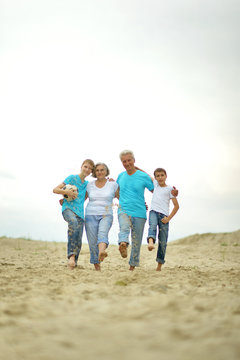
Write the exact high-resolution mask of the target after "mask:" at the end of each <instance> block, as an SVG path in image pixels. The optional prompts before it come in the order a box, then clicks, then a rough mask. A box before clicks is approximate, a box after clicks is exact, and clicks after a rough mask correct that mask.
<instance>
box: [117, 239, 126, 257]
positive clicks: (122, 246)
mask: <svg viewBox="0 0 240 360" xmlns="http://www.w3.org/2000/svg"><path fill="white" fill-rule="evenodd" d="M119 251H120V254H121V256H122V257H123V258H126V257H127V243H125V242H122V243H121V244H120V245H119Z"/></svg>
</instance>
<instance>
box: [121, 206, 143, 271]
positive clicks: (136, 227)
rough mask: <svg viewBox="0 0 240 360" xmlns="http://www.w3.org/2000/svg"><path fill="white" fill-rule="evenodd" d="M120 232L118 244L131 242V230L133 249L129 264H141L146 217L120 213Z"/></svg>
mask: <svg viewBox="0 0 240 360" xmlns="http://www.w3.org/2000/svg"><path fill="white" fill-rule="evenodd" d="M118 222H119V228H120V232H119V234H118V244H120V243H121V242H125V243H127V244H129V234H130V230H131V241H132V249H131V255H130V260H129V265H131V266H139V258H140V249H141V244H142V237H143V231H144V225H145V222H146V219H143V218H139V217H133V216H128V215H127V214H125V213H119V214H118Z"/></svg>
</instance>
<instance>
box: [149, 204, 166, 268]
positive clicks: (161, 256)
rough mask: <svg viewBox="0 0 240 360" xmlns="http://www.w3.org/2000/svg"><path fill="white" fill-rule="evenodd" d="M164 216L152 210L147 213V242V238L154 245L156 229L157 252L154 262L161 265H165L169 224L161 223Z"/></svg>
mask: <svg viewBox="0 0 240 360" xmlns="http://www.w3.org/2000/svg"><path fill="white" fill-rule="evenodd" d="M165 216H166V215H164V214H161V213H158V212H156V211H154V210H151V211H150V213H149V229H148V237H147V240H148V239H149V238H152V239H153V240H154V243H155V241H156V234H157V227H158V251H157V258H156V261H157V262H158V263H161V264H164V263H165V254H166V248H167V241H168V230H169V223H167V224H164V223H162V219H163V218H164V217H165Z"/></svg>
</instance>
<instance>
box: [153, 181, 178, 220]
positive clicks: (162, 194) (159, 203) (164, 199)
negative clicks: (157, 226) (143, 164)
mask: <svg viewBox="0 0 240 360" xmlns="http://www.w3.org/2000/svg"><path fill="white" fill-rule="evenodd" d="M153 184H154V191H153V196H152V202H151V208H150V210H154V211H156V212H158V213H161V214H164V215H166V216H168V215H169V203H170V199H173V198H174V196H173V195H172V194H171V191H172V189H173V188H172V187H171V186H169V185H167V186H164V187H162V186H160V185H159V184H158V182H157V180H154V181H153Z"/></svg>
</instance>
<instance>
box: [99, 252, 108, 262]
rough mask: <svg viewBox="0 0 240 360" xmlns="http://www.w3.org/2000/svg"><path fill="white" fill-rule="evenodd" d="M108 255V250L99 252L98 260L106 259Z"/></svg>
mask: <svg viewBox="0 0 240 360" xmlns="http://www.w3.org/2000/svg"><path fill="white" fill-rule="evenodd" d="M107 256H108V254H107V252H106V251H102V252H100V253H99V256H98V260H99V261H100V262H102V261H103V260H104V259H105V257H107Z"/></svg>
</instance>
